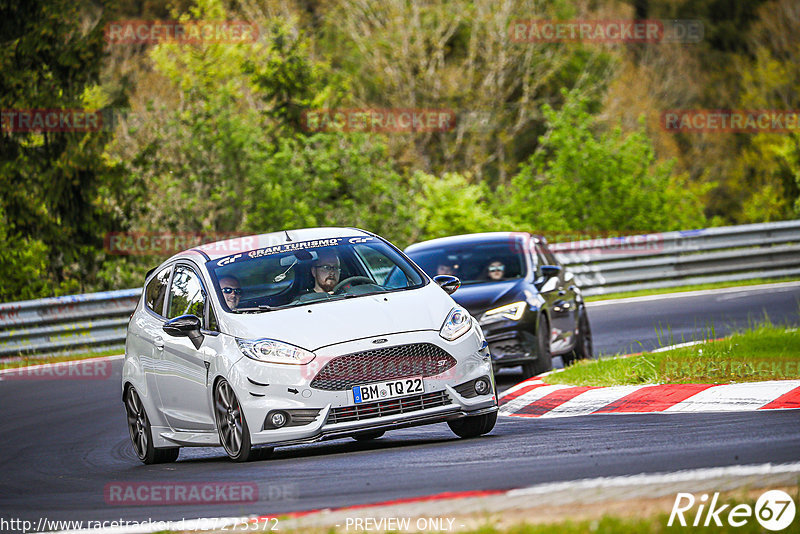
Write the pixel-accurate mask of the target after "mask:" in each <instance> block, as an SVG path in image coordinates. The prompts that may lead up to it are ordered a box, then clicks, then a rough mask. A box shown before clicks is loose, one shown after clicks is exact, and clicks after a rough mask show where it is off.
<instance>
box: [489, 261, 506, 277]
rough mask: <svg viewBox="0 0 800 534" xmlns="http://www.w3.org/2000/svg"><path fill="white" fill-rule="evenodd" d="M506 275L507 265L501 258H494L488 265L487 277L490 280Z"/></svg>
mask: <svg viewBox="0 0 800 534" xmlns="http://www.w3.org/2000/svg"><path fill="white" fill-rule="evenodd" d="M505 275H506V266H505V264H503V262H501V261H500V260H492V261H491V262H489V265H487V266H486V279H487V280H490V281H493V282H494V281H497V280H502V279H503V278H505Z"/></svg>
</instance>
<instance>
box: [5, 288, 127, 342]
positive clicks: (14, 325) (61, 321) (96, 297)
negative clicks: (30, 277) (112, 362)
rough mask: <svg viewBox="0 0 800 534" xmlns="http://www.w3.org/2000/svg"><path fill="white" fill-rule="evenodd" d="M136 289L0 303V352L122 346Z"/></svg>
mask: <svg viewBox="0 0 800 534" xmlns="http://www.w3.org/2000/svg"><path fill="white" fill-rule="evenodd" d="M141 293H142V290H141V289H125V290H121V291H106V292H103V293H89V294H86V295H69V296H65V297H55V298H48V299H39V300H26V301H22V302H9V303H6V304H0V357H7V356H15V355H19V354H25V353H44V354H50V353H57V352H65V353H68V352H74V351H76V350H81V351H84V350H106V349H114V348H119V349H122V348H123V346H124V344H125V330H126V327H127V325H128V319H129V317H130V314H131V312H132V311H133V309H134V308H135V307H136V302H137V301H138V300H139V295H140V294H141Z"/></svg>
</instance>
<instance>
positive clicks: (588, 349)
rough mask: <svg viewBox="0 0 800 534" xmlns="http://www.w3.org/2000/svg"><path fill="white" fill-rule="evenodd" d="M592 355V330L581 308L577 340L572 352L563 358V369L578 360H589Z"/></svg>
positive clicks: (583, 309) (584, 310)
mask: <svg viewBox="0 0 800 534" xmlns="http://www.w3.org/2000/svg"><path fill="white" fill-rule="evenodd" d="M593 355H594V347H593V345H592V329H591V327H590V326H589V318H588V316H587V315H586V309H585V308H584V307H583V306H581V309H580V318H579V319H578V339H577V341H576V342H575V348H574V349H573V350H572V352H570V353H569V355H568V356H565V357H564V367H566V366H567V365H570V364H572V363H574V362H576V361H578V360H586V359H590V358H592V357H593Z"/></svg>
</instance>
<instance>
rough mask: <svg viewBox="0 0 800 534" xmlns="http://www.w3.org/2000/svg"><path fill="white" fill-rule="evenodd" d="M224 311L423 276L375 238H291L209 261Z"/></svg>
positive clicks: (327, 296)
mask: <svg viewBox="0 0 800 534" xmlns="http://www.w3.org/2000/svg"><path fill="white" fill-rule="evenodd" d="M207 265H208V269H209V271H210V272H211V275H212V279H213V281H214V286H215V290H216V291H217V294H218V295H219V299H220V302H222V304H223V306H224V307H225V308H226V311H229V312H234V313H253V312H266V311H272V310H274V309H282V308H288V307H293V306H298V305H305V304H312V303H316V302H324V301H329V300H336V299H342V298H349V297H358V296H363V295H367V294H374V293H383V292H387V291H400V290H404V289H413V288H417V287H421V286H422V285H424V284H425V279H424V278H423V276H422V275H421V273H419V272H418V271H417V269H415V268H414V266H413V265H412V264H411V263H409V262H408V261H407V260H406V259H405V258H404V257H403V256H402V255H401V254H399V253H398V252H397V251H396V250H395V249H394V248H393V247H391V246H389V245H388V244H386V243H385V242H384V241H382V240H381V239H379V238H377V237H340V238H331V239H319V240H313V241H298V242H289V243H284V244H282V245H275V246H271V247H265V248H261V249H257V250H252V251H250V252H244V253H241V254H232V255H230V256H227V257H225V258H220V259H216V260H211V261H209V262H208V263H207Z"/></svg>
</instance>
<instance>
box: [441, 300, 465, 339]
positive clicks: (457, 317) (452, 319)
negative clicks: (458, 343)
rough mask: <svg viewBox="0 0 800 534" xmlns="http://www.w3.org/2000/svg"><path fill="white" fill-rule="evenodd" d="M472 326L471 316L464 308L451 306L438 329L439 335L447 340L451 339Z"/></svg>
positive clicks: (462, 333)
mask: <svg viewBox="0 0 800 534" xmlns="http://www.w3.org/2000/svg"><path fill="white" fill-rule="evenodd" d="M470 328H472V317H470V315H469V312H467V310H465V309H464V308H453V309H452V310H450V313H449V314H448V315H447V319H446V320H445V322H444V324H443V325H442V329H441V330H439V335H440V336H442V337H443V338H445V339H446V340H447V341H453V340H454V339H458V338H459V337H461V336H463V335H464V334H466V333H467V332H468V331H469V329H470Z"/></svg>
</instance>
